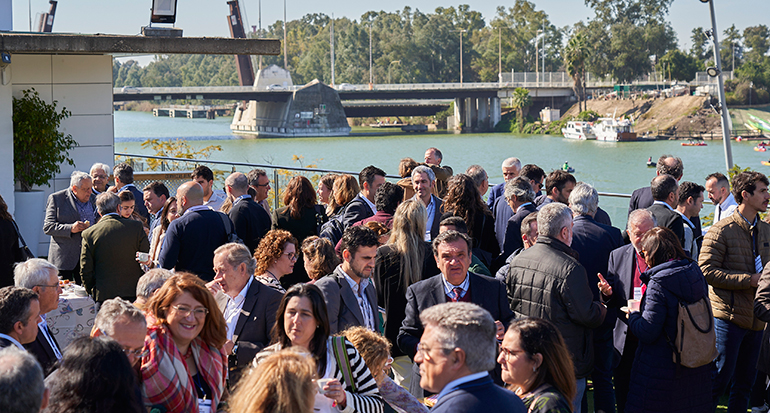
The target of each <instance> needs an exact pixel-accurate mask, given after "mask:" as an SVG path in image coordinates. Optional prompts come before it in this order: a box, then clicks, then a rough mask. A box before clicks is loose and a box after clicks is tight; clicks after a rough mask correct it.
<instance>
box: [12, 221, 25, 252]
mask: <svg viewBox="0 0 770 413" xmlns="http://www.w3.org/2000/svg"><path fill="white" fill-rule="evenodd" d="M11 222H13V227H14V228H16V235H18V236H19V241H21V245H22V246H23V247H24V248H26V247H27V243H26V242H24V237H22V236H21V231H20V230H19V226H18V225H16V221H15V220H13V219H12V220H11Z"/></svg>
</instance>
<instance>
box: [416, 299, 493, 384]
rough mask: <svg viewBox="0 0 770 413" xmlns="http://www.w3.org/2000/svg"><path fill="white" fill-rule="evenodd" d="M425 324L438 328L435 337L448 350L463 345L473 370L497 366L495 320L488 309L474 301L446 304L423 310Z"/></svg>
mask: <svg viewBox="0 0 770 413" xmlns="http://www.w3.org/2000/svg"><path fill="white" fill-rule="evenodd" d="M420 321H422V324H423V325H424V326H431V327H433V328H435V332H436V340H437V341H438V342H440V343H441V347H442V350H444V351H445V352H448V351H451V350H454V349H456V348H460V349H462V350H463V351H464V352H465V365H466V367H468V369H469V370H470V371H471V373H478V372H481V371H489V370H492V369H493V368H494V367H495V352H496V350H497V340H496V339H495V332H496V330H497V328H496V327H495V320H494V319H493V318H492V315H491V314H489V312H488V311H487V310H485V309H483V308H481V307H479V306H478V305H476V304H473V303H463V302H458V303H444V304H438V305H434V306H433V307H430V308H428V309H426V310H425V311H423V312H422V313H420Z"/></svg>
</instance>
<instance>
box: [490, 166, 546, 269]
mask: <svg viewBox="0 0 770 413" xmlns="http://www.w3.org/2000/svg"><path fill="white" fill-rule="evenodd" d="M504 196H505V199H506V200H508V206H509V207H510V208H511V210H512V211H513V212H514V214H513V216H511V217H510V218H509V219H508V222H506V223H505V225H504V226H503V225H497V223H495V236H496V237H497V241H498V242H499V243H500V251H502V252H503V253H502V254H500V259H501V260H503V261H505V260H506V259H507V258H508V257H509V256H510V255H511V254H513V252H514V251H516V250H517V249H519V248H521V247H523V246H524V244H523V242H522V240H521V222H522V221H523V220H524V218H526V217H527V215H529V214H531V213H533V212H537V207H536V206H535V204H533V203H532V201H534V199H535V191H534V190H532V185H530V184H529V180H528V179H526V178H522V177H516V178H513V179H511V180H509V181H508V182H506V183H505V193H504ZM500 228H502V229H503V233H502V234H501V233H498V230H499V229H500Z"/></svg>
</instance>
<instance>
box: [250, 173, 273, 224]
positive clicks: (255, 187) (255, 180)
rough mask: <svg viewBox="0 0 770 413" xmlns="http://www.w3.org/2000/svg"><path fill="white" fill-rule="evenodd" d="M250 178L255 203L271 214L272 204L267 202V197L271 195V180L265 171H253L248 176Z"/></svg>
mask: <svg viewBox="0 0 770 413" xmlns="http://www.w3.org/2000/svg"><path fill="white" fill-rule="evenodd" d="M247 177H248V178H249V190H250V191H253V192H254V194H253V195H252V196H253V197H254V202H256V203H257V204H258V205H259V206H261V207H262V208H264V209H265V212H267V213H268V214H270V203H269V202H267V196H268V195H269V194H270V178H268V177H267V172H265V170H264V169H252V170H251V171H249V174H248V175H247Z"/></svg>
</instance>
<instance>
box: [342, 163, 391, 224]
mask: <svg viewBox="0 0 770 413" xmlns="http://www.w3.org/2000/svg"><path fill="white" fill-rule="evenodd" d="M383 183H385V171H383V170H382V169H380V168H378V167H376V166H373V165H369V166H367V167H366V168H364V169H362V170H361V172H360V173H359V174H358V184H359V185H360V186H361V193H359V194H358V195H356V197H355V198H353V200H352V201H350V202H349V203H348V204H347V206H345V211H344V212H343V215H342V219H341V221H342V225H343V226H344V227H345V228H347V227H349V226H351V225H353V224H355V223H356V222H358V221H360V220H362V219H366V218H369V217H370V216H372V215H374V214H375V213H376V212H377V207H376V206H375V205H374V195H375V194H377V189H379V188H380V185H382V184H383Z"/></svg>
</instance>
